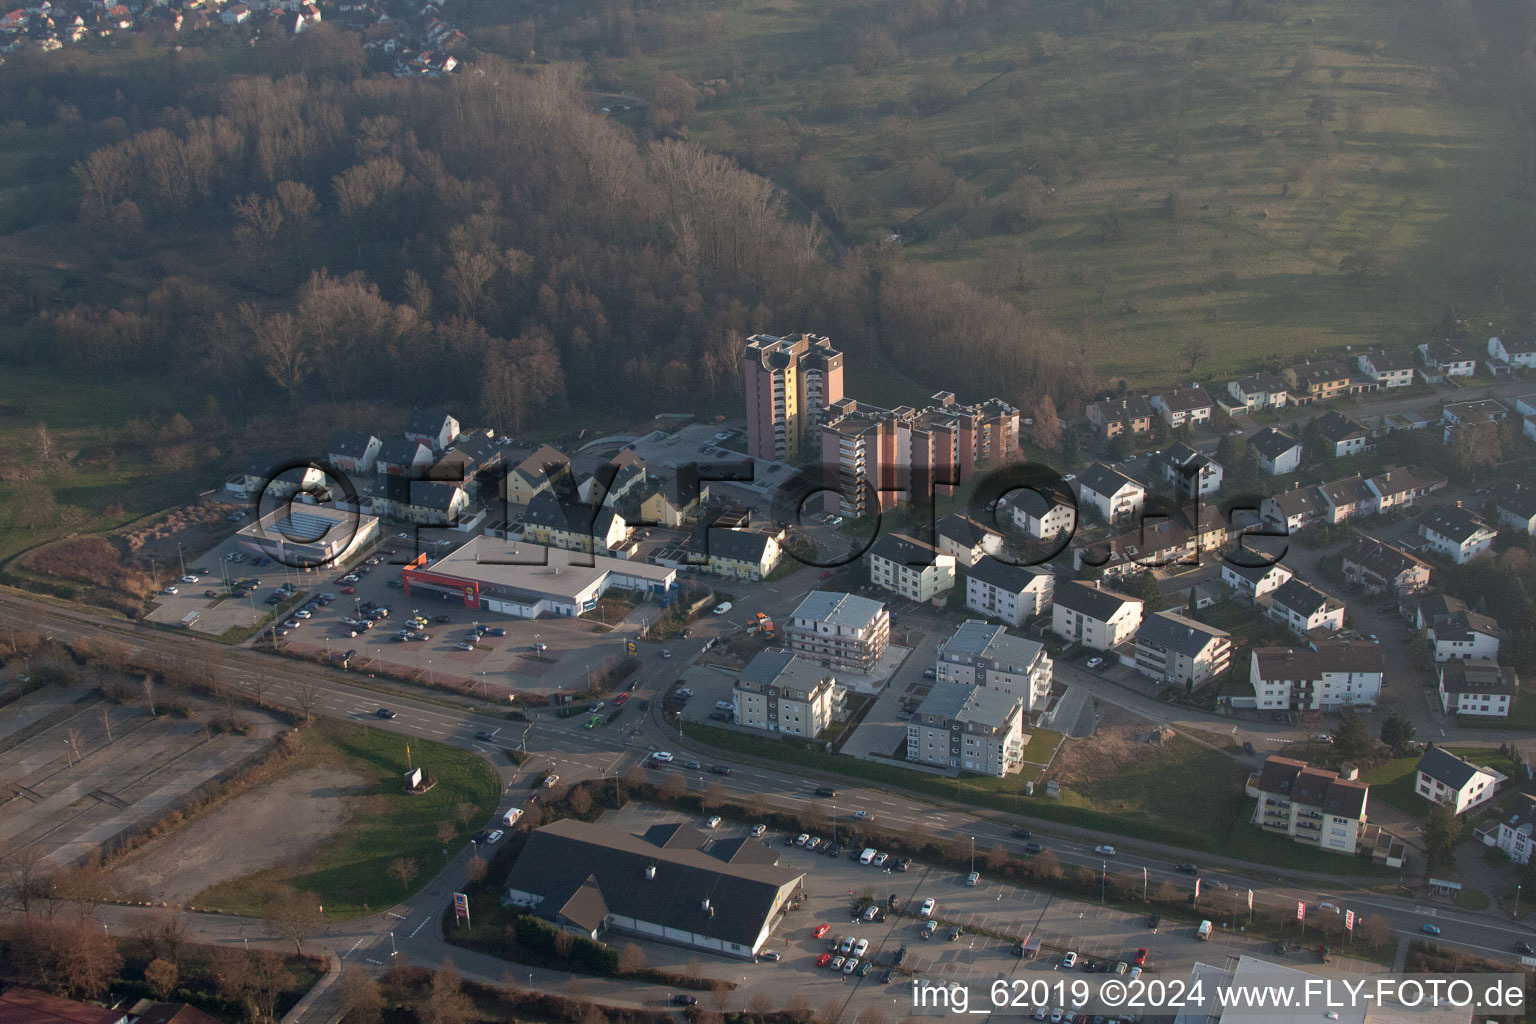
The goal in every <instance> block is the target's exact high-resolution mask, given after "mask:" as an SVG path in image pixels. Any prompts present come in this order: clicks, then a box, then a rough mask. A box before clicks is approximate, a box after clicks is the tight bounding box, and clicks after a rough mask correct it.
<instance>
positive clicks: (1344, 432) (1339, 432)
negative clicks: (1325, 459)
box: [1317, 409, 1375, 459]
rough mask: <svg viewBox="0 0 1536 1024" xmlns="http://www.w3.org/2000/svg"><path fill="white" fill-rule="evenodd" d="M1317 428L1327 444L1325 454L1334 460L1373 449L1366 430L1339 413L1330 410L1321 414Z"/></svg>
mask: <svg viewBox="0 0 1536 1024" xmlns="http://www.w3.org/2000/svg"><path fill="white" fill-rule="evenodd" d="M1317 427H1318V431H1319V433H1321V434H1322V436H1323V440H1324V441H1326V442H1327V443H1328V448H1327V453H1328V454H1329V455H1332V456H1333V457H1334V458H1336V459H1343V458H1347V457H1349V456H1351V455H1359V454H1361V453H1362V452H1364V451H1367V450H1368V449H1370V448H1373V447H1375V446H1374V445H1372V444H1371V435H1370V434H1369V433H1368V432H1367V431H1366V429H1365V428H1364V427H1362V426H1361V425H1360V424H1358V423H1356V422H1355V421H1354V420H1352V419H1350V418H1349V417H1348V416H1345V415H1344V414H1343V413H1341V412H1335V411H1333V410H1331V409H1330V410H1329V411H1328V412H1325V413H1323V415H1322V416H1320V417H1318V421H1317Z"/></svg>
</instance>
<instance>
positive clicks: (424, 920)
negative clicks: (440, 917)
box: [411, 915, 432, 939]
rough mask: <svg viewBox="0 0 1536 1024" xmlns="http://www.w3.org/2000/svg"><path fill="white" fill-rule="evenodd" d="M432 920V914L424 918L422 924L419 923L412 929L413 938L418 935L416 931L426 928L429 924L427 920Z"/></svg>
mask: <svg viewBox="0 0 1536 1024" xmlns="http://www.w3.org/2000/svg"><path fill="white" fill-rule="evenodd" d="M431 920H432V918H431V916H430V915H429V916H428V917H426V918H424V919H422V922H421V924H419V925H417V926H416V927H415V928H412V929H411V938H413V939H414V938H415V937H416V933H417V932H419V931H421V930H422V929H423V928H425V927H426V926H427V922H428V921H431Z"/></svg>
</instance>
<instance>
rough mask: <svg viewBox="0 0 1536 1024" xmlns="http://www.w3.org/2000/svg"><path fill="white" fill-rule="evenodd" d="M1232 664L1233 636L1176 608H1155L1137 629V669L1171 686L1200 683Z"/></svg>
mask: <svg viewBox="0 0 1536 1024" xmlns="http://www.w3.org/2000/svg"><path fill="white" fill-rule="evenodd" d="M1231 664H1232V636H1231V634H1229V633H1227V632H1226V631H1225V630H1220V629H1216V628H1214V627H1211V626H1207V625H1205V624H1203V623H1200V622H1196V621H1194V620H1193V619H1187V618H1185V617H1184V616H1182V615H1175V614H1174V613H1173V612H1156V613H1154V614H1152V615H1148V616H1147V617H1146V618H1144V619H1142V620H1141V627H1140V628H1139V629H1137V631H1136V671H1138V672H1140V673H1141V674H1142V675H1144V676H1148V677H1150V678H1152V679H1156V680H1157V681H1158V682H1160V683H1163V684H1164V685H1168V686H1186V685H1194V686H1201V685H1203V684H1204V683H1206V682H1208V681H1209V680H1211V679H1214V678H1215V677H1216V676H1219V675H1221V674H1222V673H1223V672H1225V671H1226V670H1227V669H1228V668H1229V667H1231Z"/></svg>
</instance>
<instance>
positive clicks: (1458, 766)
mask: <svg viewBox="0 0 1536 1024" xmlns="http://www.w3.org/2000/svg"><path fill="white" fill-rule="evenodd" d="M1416 770H1417V771H1421V772H1423V773H1424V774H1425V775H1428V776H1429V777H1430V778H1432V779H1436V780H1438V781H1439V782H1442V783H1444V784H1445V785H1447V786H1449V787H1450V788H1452V789H1460V788H1461V787H1462V786H1465V785H1466V784H1467V783H1468V781H1470V780H1471V778H1472V776H1473V775H1475V774H1477V772H1478V771H1479V769H1478V767H1477V765H1475V764H1473V763H1472V762H1470V761H1463V760H1462V759H1461V758H1459V757H1457V756H1456V755H1455V754H1452V753H1450V752H1448V751H1446V750H1443V749H1441V748H1440V747H1430V748H1429V749H1428V750H1426V751H1424V756H1423V757H1421V758H1419V763H1418V765H1417V768H1416Z"/></svg>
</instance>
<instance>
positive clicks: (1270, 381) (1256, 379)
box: [1227, 373, 1290, 412]
mask: <svg viewBox="0 0 1536 1024" xmlns="http://www.w3.org/2000/svg"><path fill="white" fill-rule="evenodd" d="M1289 391H1290V385H1289V384H1288V383H1287V382H1286V380H1285V378H1284V377H1281V376H1280V375H1279V374H1274V373H1256V374H1254V375H1253V376H1251V377H1243V378H1242V379H1240V380H1233V381H1228V382H1227V394H1229V395H1231V396H1232V398H1233V399H1235V400H1236V401H1237V402H1238V403H1239V404H1240V405H1242V406H1243V407H1244V408H1245V409H1247V410H1248V411H1249V412H1259V411H1261V410H1264V409H1280V408H1283V407H1284V406H1285V402H1286V396H1287V394H1288V393H1289Z"/></svg>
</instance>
